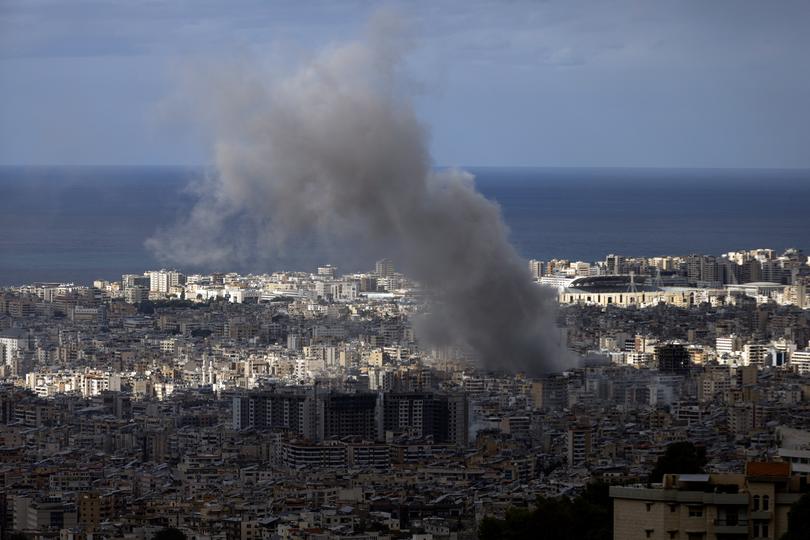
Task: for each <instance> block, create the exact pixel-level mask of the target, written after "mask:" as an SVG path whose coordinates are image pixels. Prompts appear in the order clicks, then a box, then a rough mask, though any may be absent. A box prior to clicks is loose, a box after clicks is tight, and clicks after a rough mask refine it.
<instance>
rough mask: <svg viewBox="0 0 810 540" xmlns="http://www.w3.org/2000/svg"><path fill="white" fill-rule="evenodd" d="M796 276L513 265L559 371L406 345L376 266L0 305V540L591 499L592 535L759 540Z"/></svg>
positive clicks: (797, 319) (356, 521) (58, 290)
mask: <svg viewBox="0 0 810 540" xmlns="http://www.w3.org/2000/svg"><path fill="white" fill-rule="evenodd" d="M808 261H809V259H808V257H807V255H805V254H803V253H802V252H801V251H800V250H796V249H791V250H787V251H785V252H784V253H781V254H779V253H778V252H776V251H774V250H770V249H756V250H751V251H736V252H730V253H726V254H723V255H719V256H708V255H689V256H662V257H652V258H645V257H635V258H633V257H623V256H619V255H608V256H607V257H606V258H605V259H604V260H603V261H598V262H595V263H589V262H583V261H567V260H556V259H555V260H549V261H538V260H532V261H530V262H529V272H530V273H531V276H532V278H533V279H534V281H535V282H536V284H537V286H538V287H547V288H549V290H553V291H555V293H556V295H557V298H558V301H559V311H558V313H557V329H558V336H559V340H560V342H561V343H562V344H563V345H565V347H566V348H567V349H568V350H570V351H572V352H573V353H575V356H576V358H577V362H576V363H575V364H572V365H571V366H570V367H569V369H567V370H565V371H563V372H562V373H530V372H528V371H527V372H526V373H509V372H506V371H503V372H497V371H492V370H483V369H482V368H481V367H480V366H481V365H483V364H482V362H481V360H482V359H480V358H478V357H476V354H475V352H474V351H472V350H470V349H469V348H467V347H464V346H463V345H454V346H447V345H443V346H439V345H431V344H429V343H426V342H425V340H422V339H420V334H419V328H420V327H419V325H417V324H414V321H415V320H416V319H417V318H418V317H419V316H420V315H423V314H424V313H426V311H428V310H429V309H430V306H431V302H430V300H429V296H430V295H429V293H428V292H427V291H425V290H423V289H422V288H421V287H420V284H419V283H416V282H414V281H412V280H410V279H409V278H408V277H407V276H405V275H403V274H401V273H399V272H397V271H396V268H395V266H394V263H393V262H392V261H390V260H387V259H383V260H380V261H378V262H377V263H376V265H375V268H374V269H373V270H371V271H368V272H363V273H351V274H341V273H340V271H339V269H338V268H336V267H334V266H330V265H326V266H322V267H319V268H317V270H316V271H315V272H314V273H309V272H276V273H273V274H266V275H239V274H237V273H214V274H210V275H199V274H193V275H185V274H183V273H182V272H180V271H177V270H165V269H162V270H154V271H147V272H144V273H142V274H127V275H124V276H122V278H121V280H120V281H105V280H98V281H95V282H94V283H93V284H92V286H85V285H76V284H66V283H32V284H26V285H22V286H16V287H7V288H5V289H2V290H1V291H0V360H1V361H0V381H2V382H0V455H1V456H2V459H0V473H1V474H0V487H1V488H2V489H1V490H0V493H2V495H0V532H2V537H3V538H12V537H14V538H16V537H18V536H19V537H21V538H22V537H25V538H60V539H64V540H80V539H96V538H113V537H114V538H128V539H144V540H148V539H151V538H153V537H155V535H158V536H159V535H160V534H164V535H169V534H171V533H172V532H174V533H177V534H180V535H185V537H186V538H194V539H223V540H237V539H238V540H254V539H269V538H273V539H275V538H279V539H282V538H283V539H333V538H334V539H338V538H340V539H347V540H348V539H356V540H359V539H372V538H373V539H383V538H391V539H393V538H403V539H404V538H413V539H420V540H428V539H450V538H477V537H478V538H499V537H507V533H506V531H507V530H508V528H509V527H520V526H526V524H527V523H528V524H530V523H531V520H532V519H539V518H538V517H537V515H536V513H537V512H540V511H541V510H542V509H543V508H546V510H548V508H551V506H549V507H548V508H547V507H546V506H544V505H552V504H556V505H560V504H563V503H561V502H560V501H573V503H571V504H573V505H574V506H573V507H571V508H574V510H571V509H570V508H568V507H565V508H567V509H568V510H566V511H569V510H571V511H572V512H575V513H576V514H578V515H579V514H581V513H582V512H584V511H585V510H582V508H583V507H582V506H577V505H578V504H585V502H583V501H590V502H588V504H591V506H588V507H587V508H592V507H593V508H597V507H598V504H603V505H604V504H606V505H607V506H606V507H605V508H607V510H606V512H603V514H600V516H601V517H600V518H593V519H589V520H587V521H588V522H589V523H588V526H590V527H595V528H599V527H602V530H601V533H600V532H596V533H595V532H594V531H593V530H590V531H588V532H587V534H590V535H591V536H590V537H592V538H610V537H612V536H615V537H616V538H683V539H685V538H689V539H693V538H695V539H696V538H780V537H781V535H782V534H784V533H785V532H786V531H787V530H788V521H789V515H788V513H789V511H790V509H791V507H792V505H794V504H798V503H799V501H800V500H803V499H801V497H802V492H804V491H806V490H807V474H808V473H810V378H808V375H810V309H808V308H809V307H810V299H808V298H807V288H808V285H810V266H809V265H808ZM490 360H492V359H490ZM495 360H496V361H494V362H488V363H487V364H486V365H492V364H497V363H498V362H497V359H495ZM678 452H681V453H682V454H683V455H680V456H679V455H676V454H677V453H678ZM684 456H686V457H691V458H692V459H693V461H694V462H693V463H690V464H689V465H688V467H685V466H683V460H684V459H685V458H684ZM668 459H669V460H670V461H673V460H674V461H677V460H679V459H680V460H681V461H680V462H679V463H680V465H677V466H674V467H670V465H671V463H668ZM679 466H681V467H685V468H682V469H679V468H678V467H679ZM668 467H669V468H668ZM608 486H610V487H608ZM595 490H597V491H598V490H602V491H601V492H600V493H599V494H598V495H594V492H595ZM805 499H806V497H805ZM538 501H541V502H543V501H544V502H543V503H542V504H541V503H540V502H538ZM594 501H598V502H594ZM554 508H556V507H554ZM521 512H522V513H521ZM790 519H793V517H791V518H790ZM521 520H523V521H521ZM521 523H522V525H521ZM582 534H586V532H583V533H582ZM600 534H601V536H600ZM15 535H16V536H15ZM163 537H171V536H163ZM797 538H798V537H797Z"/></svg>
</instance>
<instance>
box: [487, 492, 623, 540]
mask: <svg viewBox="0 0 810 540" xmlns="http://www.w3.org/2000/svg"><path fill="white" fill-rule="evenodd" d="M612 537H613V505H612V502H611V499H610V495H609V494H608V485H607V484H603V483H596V484H590V485H588V486H587V488H586V489H585V491H584V492H583V493H582V495H580V496H578V497H575V498H573V499H569V498H568V497H557V498H546V497H540V498H539V499H538V500H537V507H536V508H535V509H534V510H527V509H524V508H515V509H512V510H509V511H507V513H506V517H505V519H496V518H484V519H483V520H482V521H481V524H480V526H479V528H478V538H479V539H480V540H496V539H497V540H523V539H536V540H610V539H611V538H612Z"/></svg>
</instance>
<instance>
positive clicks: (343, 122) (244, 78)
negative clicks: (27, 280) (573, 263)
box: [148, 15, 567, 373]
mask: <svg viewBox="0 0 810 540" xmlns="http://www.w3.org/2000/svg"><path fill="white" fill-rule="evenodd" d="M397 24H398V20H397V18H396V17H392V16H390V15H387V16H382V17H377V19H376V20H374V21H373V22H372V24H371V25H370V29H369V31H368V35H367V37H366V39H365V40H363V41H360V42H353V43H349V44H346V45H343V46H340V47H336V48H331V49H328V50H326V51H324V52H322V53H321V54H319V55H318V56H316V57H315V58H314V59H312V60H311V61H309V62H307V64H306V65H304V66H303V67H301V68H300V69H298V70H297V71H295V72H294V73H293V74H292V75H291V76H289V77H285V78H283V79H281V80H275V81H272V82H269V83H267V82H264V81H262V80H261V79H260V78H259V77H256V76H254V75H252V74H250V73H249V72H247V71H245V70H242V71H241V72H240V73H237V74H233V73H230V74H229V76H228V77H224V78H223V77H220V81H219V82H218V83H211V86H212V87H215V91H214V92H213V93H214V94H216V96H217V97H216V99H214V101H213V103H212V104H210V105H208V106H207V107H206V111H205V112H206V113H210V112H211V111H213V118H214V122H213V127H214V129H215V133H216V147H215V148H216V155H215V164H216V172H215V173H214V174H212V175H211V177H210V178H209V179H208V181H207V183H206V184H205V185H204V186H203V189H202V190H201V191H200V197H201V198H200V200H199V202H198V203H197V205H196V206H195V207H194V208H193V210H192V211H191V213H190V215H188V216H187V217H185V218H184V219H183V220H182V221H181V222H180V223H178V224H177V226H176V227H174V228H173V229H171V230H167V231H162V232H161V233H159V234H158V235H157V236H156V237H155V238H153V239H150V240H149V241H148V245H149V246H150V248H152V249H153V250H154V251H155V252H156V254H157V255H158V256H159V257H161V258H162V259H164V260H167V261H172V262H177V263H182V264H191V265H210V264H221V265H223V266H227V265H228V264H233V263H234V262H236V261H242V262H244V261H246V260H247V261H254V262H256V261H259V262H262V261H263V262H268V261H278V260H282V259H283V258H284V256H285V254H289V253H290V252H291V251H293V252H294V251H300V250H315V251H318V252H319V255H320V256H321V257H323V256H324V251H326V252H327V254H329V253H331V254H334V253H336V252H338V251H339V250H353V251H355V252H358V253H363V254H366V255H376V256H379V257H382V256H389V257H391V258H393V259H394V260H395V261H396V263H397V264H398V266H400V267H401V268H402V270H403V271H404V272H405V273H406V274H407V275H408V276H409V277H411V278H413V279H415V280H417V281H418V282H420V283H421V284H422V285H423V286H424V287H425V288H426V289H427V290H428V291H431V292H432V293H433V294H434V295H435V298H436V302H435V309H434V310H433V314H432V316H431V317H430V319H429V323H428V324H427V325H423V327H425V328H427V329H428V330H426V331H423V335H425V336H427V337H429V338H433V339H436V338H439V339H441V340H444V341H445V342H454V343H460V344H463V345H466V346H468V347H470V348H472V349H473V350H474V351H475V352H476V353H477V356H478V357H480V359H481V362H482V363H483V365H484V367H488V368H492V369H498V370H525V371H528V372H532V373H539V372H548V371H557V370H559V369H561V368H562V367H564V366H565V364H566V363H567V360H565V358H567V355H566V353H565V351H564V350H563V348H561V347H560V346H559V333H558V332H557V330H556V328H555V326H554V319H555V306H556V301H555V299H554V298H553V297H552V295H551V294H549V293H547V292H546V291H545V290H543V289H541V288H539V287H537V286H536V285H534V284H533V283H532V282H531V280H530V276H529V274H528V268H527V265H526V264H525V261H524V260H523V259H521V257H520V256H518V254H517V253H516V251H515V250H514V248H513V247H512V246H511V245H510V243H509V241H508V231H507V228H506V226H505V225H504V222H503V220H502V218H501V214H500V209H499V207H498V206H497V205H496V204H494V203H492V202H491V201H489V200H487V199H486V198H484V197H483V196H482V195H481V194H479V193H478V192H477V191H476V190H475V187H474V183H473V178H472V176H471V175H470V174H468V173H466V172H463V171H458V170H454V171H445V172H434V171H433V170H432V168H431V160H430V156H429V154H428V150H427V141H428V137H427V133H426V130H425V128H424V126H423V125H422V124H421V123H420V122H419V120H418V119H417V117H416V115H415V113H414V110H413V108H412V106H411V103H410V101H409V99H408V95H407V89H408V83H407V81H406V80H405V79H404V77H403V75H402V71H403V66H402V57H401V46H400V41H401V40H400V36H401V33H399V32H398V29H397V28H396V27H397ZM330 248H331V249H330ZM321 260H324V259H323V258H322V259H321ZM332 260H334V259H332ZM428 334H429V335H428Z"/></svg>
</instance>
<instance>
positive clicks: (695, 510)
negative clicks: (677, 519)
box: [689, 506, 703, 517]
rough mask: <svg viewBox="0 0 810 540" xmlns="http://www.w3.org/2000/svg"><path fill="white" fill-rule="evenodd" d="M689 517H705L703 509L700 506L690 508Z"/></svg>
mask: <svg viewBox="0 0 810 540" xmlns="http://www.w3.org/2000/svg"><path fill="white" fill-rule="evenodd" d="M689 517H703V508H702V507H700V506H690V507H689Z"/></svg>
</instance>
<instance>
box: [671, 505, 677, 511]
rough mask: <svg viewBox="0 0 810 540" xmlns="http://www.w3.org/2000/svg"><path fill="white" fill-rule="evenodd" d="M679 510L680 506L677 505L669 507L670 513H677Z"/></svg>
mask: <svg viewBox="0 0 810 540" xmlns="http://www.w3.org/2000/svg"><path fill="white" fill-rule="evenodd" d="M677 509H678V505H677V504H670V505H669V511H670V512H674V511H675V510H677Z"/></svg>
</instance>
